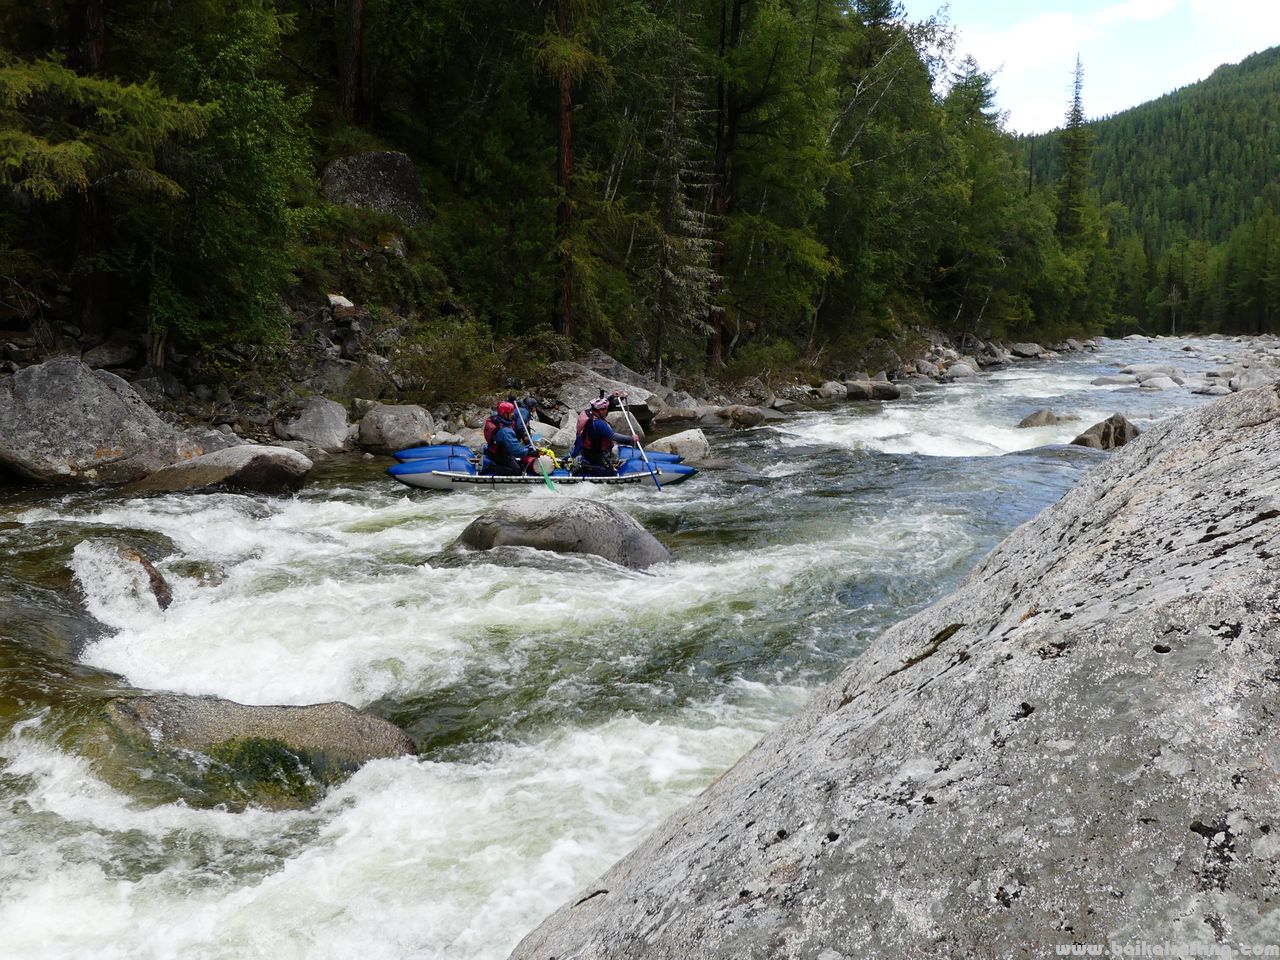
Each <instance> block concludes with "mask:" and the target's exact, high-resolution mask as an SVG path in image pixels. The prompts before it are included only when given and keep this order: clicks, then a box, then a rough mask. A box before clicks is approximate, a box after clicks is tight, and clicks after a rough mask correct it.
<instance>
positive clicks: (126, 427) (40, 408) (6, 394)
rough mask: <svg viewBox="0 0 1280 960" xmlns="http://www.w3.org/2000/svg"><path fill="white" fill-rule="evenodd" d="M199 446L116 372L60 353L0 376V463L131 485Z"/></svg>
mask: <svg viewBox="0 0 1280 960" xmlns="http://www.w3.org/2000/svg"><path fill="white" fill-rule="evenodd" d="M203 452H204V448H203V447H201V446H200V445H199V444H197V443H195V442H193V441H192V440H191V439H190V438H189V437H188V436H187V435H185V434H183V433H181V432H180V431H178V430H176V429H175V428H174V427H173V426H171V425H170V424H168V423H166V422H164V421H163V420H161V419H160V417H159V416H158V415H157V414H156V412H155V411H154V410H152V409H151V407H149V406H148V405H147V404H146V402H145V401H143V399H142V398H141V397H140V396H138V394H137V392H136V391H135V390H134V389H133V388H132V387H131V386H129V384H127V383H125V381H123V380H121V379H120V378H119V377H118V376H116V375H115V374H113V373H108V372H107V371H105V370H98V371H94V370H91V369H90V368H89V367H88V366H87V365H86V364H84V363H82V362H81V361H80V360H77V359H74V358H72V357H58V358H55V359H53V360H49V361H46V362H45V363H42V364H38V365H36V366H32V367H26V368H24V369H22V370H19V371H18V372H17V373H15V374H14V375H13V376H11V377H8V378H5V379H4V380H0V468H4V469H6V470H9V471H12V472H13V473H16V474H18V475H19V476H21V477H25V478H27V479H29V480H34V481H36V482H38V483H49V484H57V485H61V486H93V485H96V484H118V483H128V482H129V481H131V480H136V479H138V478H139V477H141V476H144V475H145V474H148V473H150V472H152V471H154V470H158V469H159V468H160V467H163V466H166V465H167V464H170V463H173V462H174V461H175V460H180V459H182V458H184V457H193V456H198V455H199V454H201V453H203Z"/></svg>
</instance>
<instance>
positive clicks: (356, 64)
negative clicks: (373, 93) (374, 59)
mask: <svg viewBox="0 0 1280 960" xmlns="http://www.w3.org/2000/svg"><path fill="white" fill-rule="evenodd" d="M363 51H364V0H349V2H348V4H347V36H346V41H345V43H344V44H343V47H342V64H341V66H340V69H339V73H340V76H339V88H338V103H339V105H340V106H341V108H342V115H343V116H344V117H346V119H347V121H348V122H350V123H355V122H356V120H357V119H358V118H359V116H360V105H361V100H362V99H363V96H362V93H361V78H362V76H363V73H364V67H363V63H362V60H363Z"/></svg>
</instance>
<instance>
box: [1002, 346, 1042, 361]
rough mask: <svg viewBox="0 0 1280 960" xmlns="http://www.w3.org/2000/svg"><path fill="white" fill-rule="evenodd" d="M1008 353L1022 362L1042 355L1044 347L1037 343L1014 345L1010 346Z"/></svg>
mask: <svg viewBox="0 0 1280 960" xmlns="http://www.w3.org/2000/svg"><path fill="white" fill-rule="evenodd" d="M1009 352H1010V353H1012V354H1013V355H1014V356H1015V357H1018V358H1020V359H1022V360H1033V359H1035V358H1036V357H1040V356H1043V355H1044V347H1042V346H1040V344H1038V343H1015V344H1012V345H1010V347H1009Z"/></svg>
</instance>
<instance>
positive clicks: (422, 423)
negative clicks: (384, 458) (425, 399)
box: [360, 403, 436, 454]
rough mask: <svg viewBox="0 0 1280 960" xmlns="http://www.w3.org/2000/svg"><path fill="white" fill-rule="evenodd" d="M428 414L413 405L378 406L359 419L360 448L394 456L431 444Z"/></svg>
mask: <svg viewBox="0 0 1280 960" xmlns="http://www.w3.org/2000/svg"><path fill="white" fill-rule="evenodd" d="M435 430H436V428H435V423H434V421H433V420H432V419H431V414H429V413H427V411H426V410H423V409H422V407H419V406H417V405H416V404H385V403H380V404H378V405H377V406H375V407H374V408H373V409H371V410H370V411H369V412H368V413H366V414H365V415H364V416H363V417H362V418H361V420H360V446H362V447H364V448H365V449H366V450H369V451H372V452H373V453H386V454H391V453H395V452H396V451H397V450H404V449H407V448H408V447H419V446H422V445H423V444H425V443H430V442H431V435H432V434H433V433H435Z"/></svg>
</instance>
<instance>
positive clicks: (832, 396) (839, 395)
mask: <svg viewBox="0 0 1280 960" xmlns="http://www.w3.org/2000/svg"><path fill="white" fill-rule="evenodd" d="M817 390H818V399H819V400H843V399H845V398H846V397H847V396H848V395H849V392H848V390H846V389H845V386H844V384H842V383H839V382H838V381H835V380H828V381H827V382H826V383H824V384H823V385H822V386H820V387H818V388H817Z"/></svg>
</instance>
